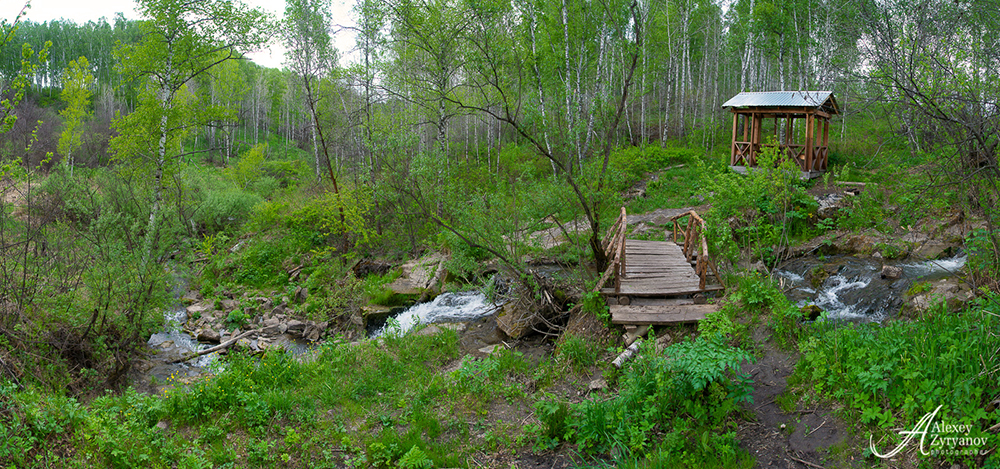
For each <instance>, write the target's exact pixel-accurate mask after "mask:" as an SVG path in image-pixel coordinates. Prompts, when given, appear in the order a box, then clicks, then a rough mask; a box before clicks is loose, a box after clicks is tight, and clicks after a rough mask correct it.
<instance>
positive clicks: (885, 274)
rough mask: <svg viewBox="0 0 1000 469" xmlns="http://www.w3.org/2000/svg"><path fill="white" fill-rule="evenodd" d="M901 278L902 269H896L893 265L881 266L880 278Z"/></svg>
mask: <svg viewBox="0 0 1000 469" xmlns="http://www.w3.org/2000/svg"><path fill="white" fill-rule="evenodd" d="M902 276H903V269H901V268H899V267H896V266H894V265H883V266H882V273H881V277H882V278H887V279H892V280H895V279H897V278H899V277H902Z"/></svg>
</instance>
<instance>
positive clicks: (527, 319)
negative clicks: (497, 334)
mask: <svg viewBox="0 0 1000 469" xmlns="http://www.w3.org/2000/svg"><path fill="white" fill-rule="evenodd" d="M537 323H538V316H537V315H536V314H535V313H534V312H532V311H525V310H522V309H519V308H517V307H516V306H514V304H513V303H507V304H506V305H504V307H503V309H501V310H500V312H499V313H497V326H498V327H499V328H500V330H502V331H504V333H506V334H507V335H508V336H509V337H510V338H511V339H520V338H521V337H523V336H524V335H526V334H527V333H529V332H531V330H532V327H533V326H534V325H535V324H537Z"/></svg>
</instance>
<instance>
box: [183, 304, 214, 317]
mask: <svg viewBox="0 0 1000 469" xmlns="http://www.w3.org/2000/svg"><path fill="white" fill-rule="evenodd" d="M185 309H186V310H187V314H188V316H189V317H190V316H195V315H197V316H201V315H202V314H204V313H205V312H207V311H211V310H212V305H209V304H205V303H195V304H193V305H191V306H188V307H187V308H185Z"/></svg>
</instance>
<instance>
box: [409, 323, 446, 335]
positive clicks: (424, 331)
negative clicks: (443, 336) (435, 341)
mask: <svg viewBox="0 0 1000 469" xmlns="http://www.w3.org/2000/svg"><path fill="white" fill-rule="evenodd" d="M440 333H441V328H440V327H438V326H436V325H434V324H431V325H429V326H427V327H424V328H421V329H420V330H419V331H416V332H414V333H413V335H418V336H429V335H435V334H440Z"/></svg>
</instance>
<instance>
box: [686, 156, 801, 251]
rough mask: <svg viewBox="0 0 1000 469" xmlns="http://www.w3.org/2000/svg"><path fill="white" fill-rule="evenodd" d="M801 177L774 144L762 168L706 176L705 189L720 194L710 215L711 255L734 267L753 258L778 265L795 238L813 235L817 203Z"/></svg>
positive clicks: (761, 158)
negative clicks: (716, 255) (721, 256)
mask: <svg viewBox="0 0 1000 469" xmlns="http://www.w3.org/2000/svg"><path fill="white" fill-rule="evenodd" d="M799 174H800V169H799V167H798V165H797V164H796V163H795V161H794V160H790V159H787V158H784V159H783V158H781V155H780V153H779V150H778V147H777V146H776V145H774V144H773V143H772V144H769V145H765V146H763V149H762V151H761V152H760V155H759V156H758V165H757V167H756V168H754V169H752V170H750V171H748V173H747V174H745V175H741V174H737V173H735V172H731V171H726V172H723V173H722V174H717V173H710V174H706V175H705V177H706V181H705V183H704V186H705V187H706V188H707V190H708V191H711V192H714V194H715V195H714V196H713V197H712V208H711V209H710V210H709V211H708V213H707V214H706V222H707V224H708V233H707V236H708V239H709V241H710V243H711V248H712V250H713V251H714V252H716V253H718V254H721V255H723V256H725V257H726V258H728V259H729V260H731V261H733V262H735V261H737V260H738V259H739V257H740V256H741V255H744V254H750V255H751V257H753V258H759V259H761V260H763V261H764V262H765V263H768V264H773V263H775V262H777V261H778V260H779V259H778V256H777V253H779V252H781V251H782V250H783V248H784V247H787V246H788V245H789V244H790V240H791V239H793V238H795V237H798V236H803V235H808V234H811V233H810V229H811V227H812V221H813V220H814V219H815V211H816V208H817V204H816V201H815V200H813V198H812V197H810V196H809V195H808V194H807V193H806V191H805V188H804V184H805V183H804V182H803V181H801V180H800V179H799Z"/></svg>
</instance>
